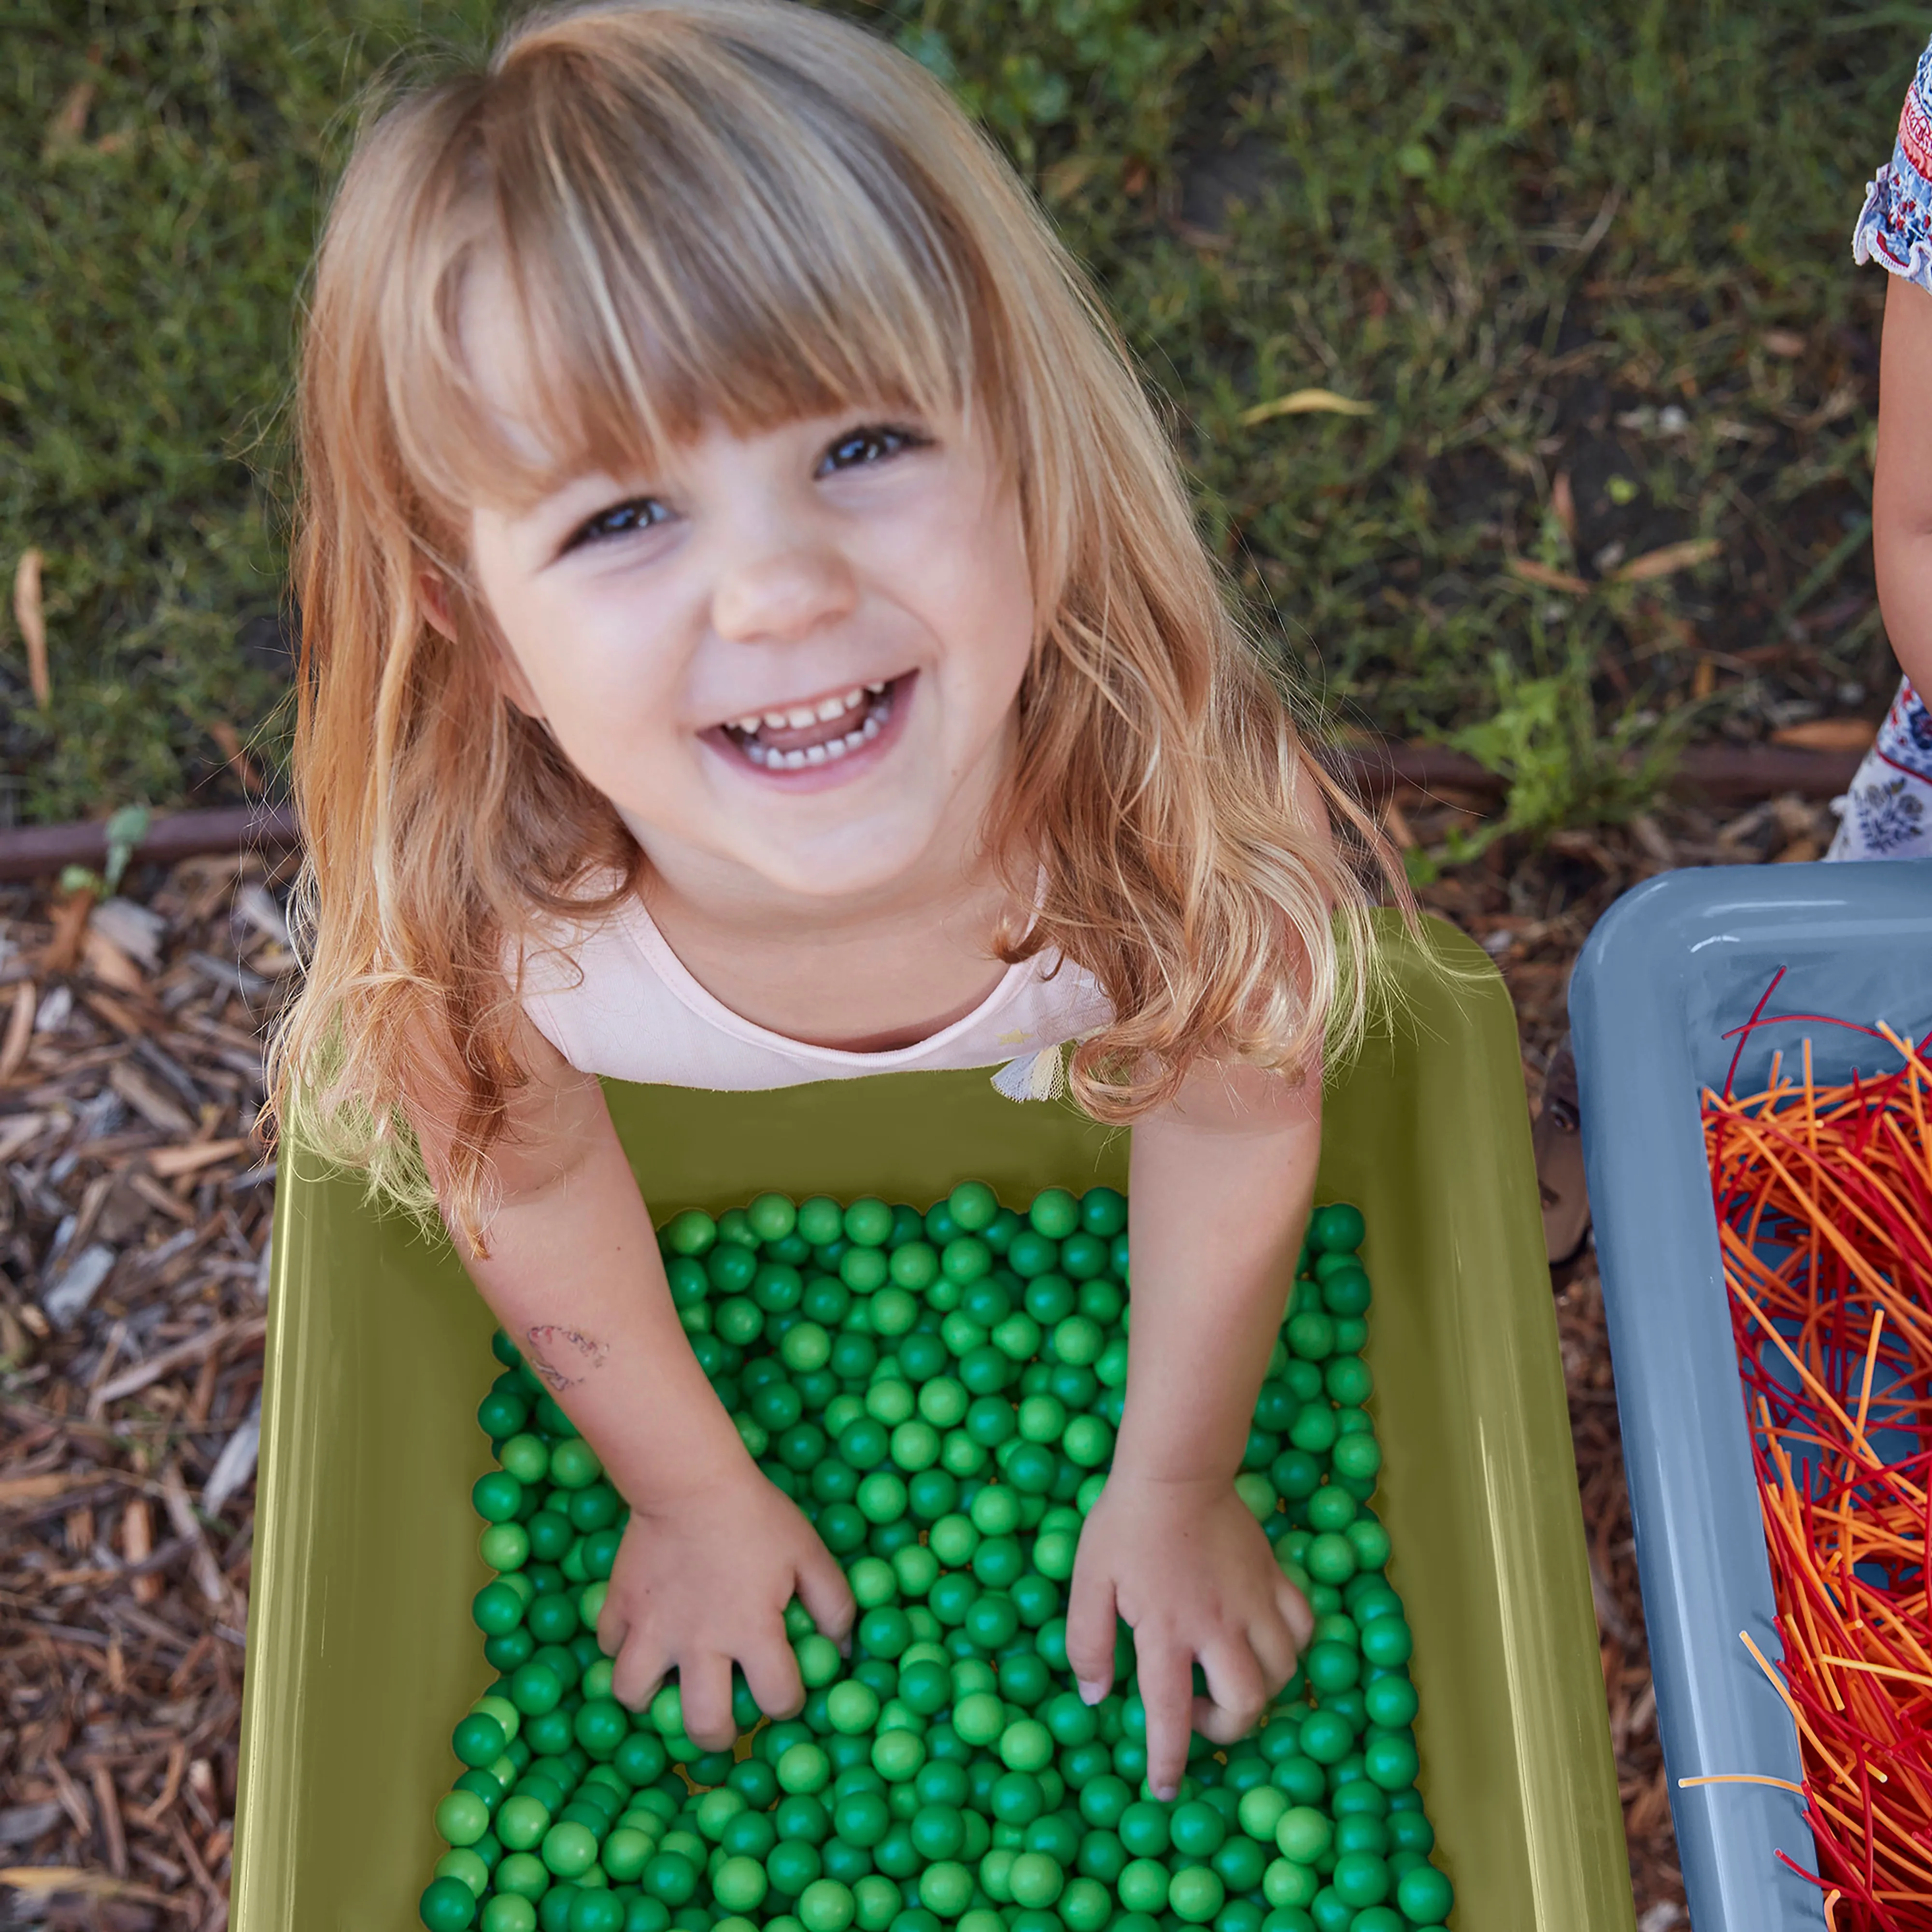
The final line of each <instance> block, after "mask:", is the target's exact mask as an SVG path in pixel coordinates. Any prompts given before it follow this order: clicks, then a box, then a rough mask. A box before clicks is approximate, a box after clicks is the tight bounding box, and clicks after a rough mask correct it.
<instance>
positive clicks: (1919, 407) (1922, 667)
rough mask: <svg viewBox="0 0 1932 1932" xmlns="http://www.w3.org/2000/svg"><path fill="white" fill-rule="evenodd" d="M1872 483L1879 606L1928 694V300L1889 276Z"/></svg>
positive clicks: (1931, 540)
mask: <svg viewBox="0 0 1932 1932" xmlns="http://www.w3.org/2000/svg"><path fill="white" fill-rule="evenodd" d="M1890 284H1891V285H1890V287H1888V289H1887V290H1885V334H1884V340H1883V344H1882V348H1881V350H1880V352H1879V384H1878V395H1879V404H1878V422H1879V431H1878V463H1877V467H1876V471H1875V472H1874V474H1873V478H1872V548H1873V563H1874V565H1875V566H1876V571H1877V575H1878V601H1879V609H1880V610H1882V612H1883V613H1884V615H1885V631H1886V634H1887V635H1888V636H1889V637H1890V638H1891V648H1892V651H1893V653H1894V655H1895V656H1896V657H1897V659H1898V661H1899V665H1900V668H1901V669H1902V670H1903V671H1904V673H1905V674H1906V676H1907V677H1909V679H1911V680H1912V685H1913V686H1914V687H1915V688H1916V689H1917V690H1918V692H1919V693H1920V694H1921V696H1927V697H1932V295H1927V293H1926V292H1925V291H1924V290H1923V289H1921V288H1920V287H1918V285H1917V284H1915V283H1913V282H1908V281H1906V280H1905V278H1903V276H1900V275H1894V276H1892V277H1891V278H1890Z"/></svg>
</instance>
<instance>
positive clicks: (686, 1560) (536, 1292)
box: [418, 1022, 853, 1751]
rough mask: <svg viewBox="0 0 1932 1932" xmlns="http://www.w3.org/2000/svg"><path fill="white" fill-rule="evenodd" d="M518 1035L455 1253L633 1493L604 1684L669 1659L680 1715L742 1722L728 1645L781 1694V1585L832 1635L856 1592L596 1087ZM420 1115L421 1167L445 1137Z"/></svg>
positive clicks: (624, 1490)
mask: <svg viewBox="0 0 1932 1932" xmlns="http://www.w3.org/2000/svg"><path fill="white" fill-rule="evenodd" d="M517 1052H518V1054H519V1056H520V1058H521V1060H522V1063H523V1065H524V1066H525V1067H528V1068H529V1069H530V1070H532V1078H531V1081H530V1083H529V1085H528V1086H527V1087H526V1088H524V1089H523V1091H521V1092H520V1094H518V1095H517V1099H516V1101H515V1103H514V1118H513V1121H512V1124H511V1130H510V1133H509V1134H508V1136H506V1137H505V1139H504V1140H502V1141H501V1142H499V1143H498V1144H497V1146H496V1149H495V1150H494V1151H493V1157H494V1160H495V1163H496V1172H497V1176H498V1181H499V1199H500V1203H501V1205H500V1206H499V1208H498V1209H497V1211H496V1213H495V1214H494V1215H493V1217H492V1218H491V1220H490V1223H489V1224H488V1226H487V1230H486V1239H487V1245H488V1247H489V1250H490V1252H489V1254H488V1256H487V1258H478V1257H475V1256H472V1257H470V1258H469V1260H468V1262H467V1264H466V1265H467V1266H468V1268H469V1274H470V1277H471V1279H472V1280H473V1281H474V1282H475V1284H476V1286H477V1287H478V1289H479V1290H480V1291H481V1294H482V1296H483V1298H484V1301H487V1303H488V1304H489V1305H490V1307H491V1309H492V1310H494V1311H495V1313H496V1316H497V1319H499V1321H500V1322H502V1325H503V1327H504V1329H505V1332H506V1333H508V1335H509V1336H510V1337H511V1340H513V1341H514V1343H516V1344H517V1347H518V1348H520V1349H522V1350H523V1352H524V1354H525V1356H526V1358H527V1360H528V1361H529V1365H530V1367H532V1369H533V1370H535V1372H536V1373H538V1375H540V1376H542V1378H543V1379H544V1381H545V1382H547V1383H548V1384H549V1385H550V1389H551V1391H552V1392H553V1394H554V1395H555V1396H556V1400H557V1401H558V1403H559V1404H560V1405H561V1406H562V1408H563V1409H564V1411H565V1413H566V1414H567V1415H568V1416H569V1418H570V1419H571V1421H572V1422H573V1423H574V1424H576V1425H577V1428H578V1429H579V1430H580V1431H581V1432H582V1433H583V1438H584V1440H585V1441H586V1442H588V1443H589V1445H590V1446H591V1448H592V1449H594V1450H595V1451H596V1452H597V1454H598V1458H599V1459H600V1460H601V1462H602V1463H603V1464H604V1469H605V1470H606V1472H607V1473H608V1475H609V1476H610V1481H611V1482H612V1483H613V1484H614V1485H615V1486H616V1490H617V1492H618V1493H619V1495H620V1496H622V1497H623V1498H624V1499H625V1502H628V1504H629V1505H630V1506H631V1520H630V1523H629V1526H628V1528H627V1529H625V1532H624V1537H623V1541H622V1544H621V1545H620V1547H619V1550H618V1553H617V1560H616V1565H615V1566H614V1567H613V1569H612V1571H611V1573H610V1589H609V1592H608V1594H607V1597H606V1598H605V1601H604V1610H603V1614H602V1616H601V1617H600V1618H599V1619H598V1628H597V1640H598V1643H599V1644H600V1645H601V1646H602V1648H603V1649H604V1652H605V1654H606V1655H610V1656H613V1657H615V1658H616V1670H615V1673H613V1678H612V1681H611V1693H612V1695H613V1696H614V1697H616V1699H617V1700H618V1701H619V1703H624V1704H626V1705H628V1706H631V1707H632V1708H633V1709H637V1708H639V1707H640V1706H643V1704H644V1703H646V1702H647V1701H648V1700H649V1698H650V1697H651V1696H652V1694H653V1693H654V1692H655V1690H656V1688H657V1687H658V1684H659V1682H661V1679H663V1677H664V1675H665V1673H667V1672H668V1671H670V1670H673V1669H675V1670H676V1672H677V1673H678V1679H679V1688H680V1692H681V1696H682V1704H683V1712H684V1721H685V1731H686V1733H687V1734H688V1736H690V1738H691V1740H692V1742H694V1743H696V1744H699V1745H703V1747H705V1748H706V1749H707V1750H713V1751H718V1750H722V1749H724V1748H726V1747H727V1746H728V1745H730V1742H731V1741H732V1739H733V1738H734V1737H735V1736H736V1735H737V1729H738V1727H737V1725H736V1723H735V1722H734V1721H733V1718H732V1715H731V1667H732V1664H733V1662H734V1661H735V1662H736V1663H737V1664H739V1665H740V1666H741V1667H742V1668H743V1670H744V1673H745V1682H746V1683H747V1684H748V1685H749V1687H750V1688H751V1694H752V1695H753V1696H754V1697H756V1698H757V1701H758V1704H759V1706H760V1709H763V1710H764V1711H766V1712H768V1713H769V1714H770V1715H772V1716H774V1717H778V1716H789V1715H793V1714H795V1713H796V1712H797V1711H798V1709H799V1708H800V1706H802V1703H803V1702H804V1698H805V1692H804V1687H803V1686H802V1684H801V1683H800V1682H799V1675H798V1667H797V1664H796V1661H794V1659H793V1655H792V1651H791V1646H790V1643H789V1641H788V1640H787V1637H786V1635H785V1632H784V1608H785V1605H786V1604H787V1602H788V1601H790V1598H791V1597H792V1596H793V1595H794V1593H795V1594H796V1595H797V1596H798V1597H799V1598H800V1599H801V1601H802V1602H803V1603H804V1604H805V1608H806V1609H807V1610H808V1611H810V1612H811V1615H812V1616H813V1618H814V1620H815V1621H816V1622H817V1625H818V1627H819V1628H820V1630H821V1631H824V1632H825V1633H826V1635H828V1636H830V1637H834V1638H835V1639H842V1638H843V1637H844V1634H845V1632H846V1631H847V1629H848V1628H849V1627H850V1624H851V1621H852V1616H853V1603H852V1597H851V1593H850V1591H849V1590H848V1589H847V1587H846V1583H845V1579H844V1574H843V1573H842V1572H841V1571H840V1569H839V1568H838V1564H837V1563H836V1562H835V1561H834V1560H833V1559H832V1555H831V1553H829V1551H828V1550H826V1547H825V1546H824V1544H822V1543H821V1542H820V1541H819V1539H818V1538H817V1536H816V1535H814V1533H813V1532H812V1530H811V1526H809V1525H808V1523H806V1522H805V1519H804V1517H802V1516H801V1515H800V1514H799V1512H798V1511H797V1510H796V1508H794V1507H793V1505H792V1504H791V1502H790V1501H789V1500H788V1499H787V1498H786V1497H785V1496H783V1495H782V1494H781V1493H780V1492H779V1491H778V1490H777V1489H776V1488H775V1487H773V1485H772V1484H771V1483H769V1482H768V1481H766V1478H765V1477H764V1476H763V1474H762V1473H761V1472H760V1470H759V1469H758V1467H757V1464H756V1463H754V1462H753V1461H752V1460H751V1456H750V1454H748V1451H746V1449H745V1446H744V1444H743V1442H742V1441H741V1440H740V1439H739V1435H738V1432H737V1430H736V1427H735V1426H734V1425H733V1423H732V1421H731V1419H730V1417H729V1416H728V1415H726V1414H725V1412H724V1408H723V1406H722V1405H721V1403H719V1402H718V1398H717V1397H716V1395H715V1394H714V1393H713V1392H712V1388H711V1387H710V1385H709V1383H708V1382H706V1379H705V1377H704V1374H703V1371H702V1370H700V1368H699V1367H698V1366H697V1358H695V1357H694V1355H692V1353H691V1345H690V1343H689V1342H688V1340H687V1339H686V1338H685V1334H684V1331H683V1329H682V1326H681V1325H679V1321H678V1318H677V1312H676V1309H675V1307H673V1304H672V1301H671V1297H670V1286H669V1284H668V1283H667V1281H666V1280H665V1278H664V1263H663V1262H662V1260H661V1258H660V1256H659V1255H658V1244H657V1237H656V1235H655V1232H654V1231H653V1229H652V1226H651V1220H650V1216H649V1212H648V1211H647V1210H646V1208H645V1205H644V1203H643V1199H642V1198H641V1196H640V1194H639V1193H638V1190H637V1181H636V1179H635V1178H634V1176H633V1175H632V1174H631V1169H630V1165H629V1163H628V1162H627V1161H626V1160H625V1157H624V1153H623V1150H622V1148H621V1147H620V1146H619V1143H618V1140H617V1135H616V1130H615V1128H613V1127H612V1125H611V1124H610V1112H609V1110H608V1109H607V1108H606V1107H605V1106H604V1095H603V1091H602V1089H601V1088H600V1087H599V1086H598V1084H597V1082H596V1081H595V1079H592V1078H591V1077H590V1076H587V1075H585V1074H581V1073H578V1072H577V1070H575V1069H574V1068H573V1067H571V1066H570V1065H569V1064H568V1062H567V1061H565V1059H564V1058H563V1057H562V1055H560V1054H559V1053H558V1052H557V1051H556V1049H555V1048H554V1047H553V1046H551V1045H550V1043H549V1041H547V1040H545V1039H544V1037H542V1035H541V1034H539V1033H538V1032H537V1031H536V1030H535V1028H533V1027H532V1026H530V1025H529V1024H528V1023H527V1022H523V1023H522V1024H521V1028H520V1036H519V1037H518V1039H517ZM418 1130H419V1133H420V1134H421V1135H422V1140H423V1146H424V1152H425V1157H426V1158H427V1159H428V1160H429V1162H430V1166H431V1173H432V1174H434V1173H435V1172H437V1163H438V1156H439V1154H440V1153H441V1151H443V1150H442V1148H441V1146H440V1145H438V1144H437V1141H436V1138H435V1130H434V1127H433V1126H431V1127H428V1130H427V1131H425V1123H424V1122H422V1121H419V1122H418Z"/></svg>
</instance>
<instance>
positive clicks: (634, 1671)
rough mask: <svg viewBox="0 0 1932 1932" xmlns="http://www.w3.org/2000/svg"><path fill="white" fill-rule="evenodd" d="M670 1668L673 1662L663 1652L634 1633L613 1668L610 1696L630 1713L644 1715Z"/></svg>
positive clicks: (637, 1633) (627, 1635)
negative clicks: (644, 1710)
mask: <svg viewBox="0 0 1932 1932" xmlns="http://www.w3.org/2000/svg"><path fill="white" fill-rule="evenodd" d="M667 1670H670V1658H668V1657H667V1656H666V1655H664V1652H663V1651H662V1650H661V1649H659V1648H658V1646H657V1645H655V1643H651V1642H649V1640H647V1639H646V1637H643V1634H641V1633H640V1632H639V1631H637V1630H635V1629H632V1630H631V1631H628V1632H627V1633H626V1634H625V1639H624V1646H623V1648H622V1650H620V1651H619V1652H618V1654H617V1661H616V1663H615V1664H613V1665H612V1666H611V1668H610V1694H611V1696H612V1697H614V1698H616V1700H617V1701H618V1703H620V1704H622V1706H624V1708H625V1709H626V1710H630V1711H641V1710H642V1709H643V1708H644V1706H646V1705H647V1704H648V1703H649V1702H650V1701H651V1700H652V1698H653V1697H655V1696H656V1695H657V1694H658V1688H659V1686H660V1685H662V1684H663V1682H664V1673H665V1672H666V1671H667Z"/></svg>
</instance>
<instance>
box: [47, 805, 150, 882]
mask: <svg viewBox="0 0 1932 1932" xmlns="http://www.w3.org/2000/svg"><path fill="white" fill-rule="evenodd" d="M101 830H102V832H103V833H104V835H105V837H106V838H107V861H106V862H105V864H104V865H103V866H102V868H101V871H98V872H95V871H92V870H91V869H90V868H88V867H87V866H86V865H66V866H63V867H62V870H61V875H60V886H61V890H62V892H92V893H93V895H95V898H103V899H104V898H107V895H109V894H110V892H113V889H114V888H115V886H118V884H119V883H121V874H123V873H124V872H125V871H127V862H128V860H129V859H131V858H133V856H134V850H135V847H136V846H138V845H139V844H140V842H141V841H142V839H144V838H146V837H147V835H148V808H147V807H146V806H145V805H123V806H122V807H121V809H120V810H119V811H115V812H110V813H109V814H108V817H107V823H106V825H104V826H103V827H102V828H101Z"/></svg>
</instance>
